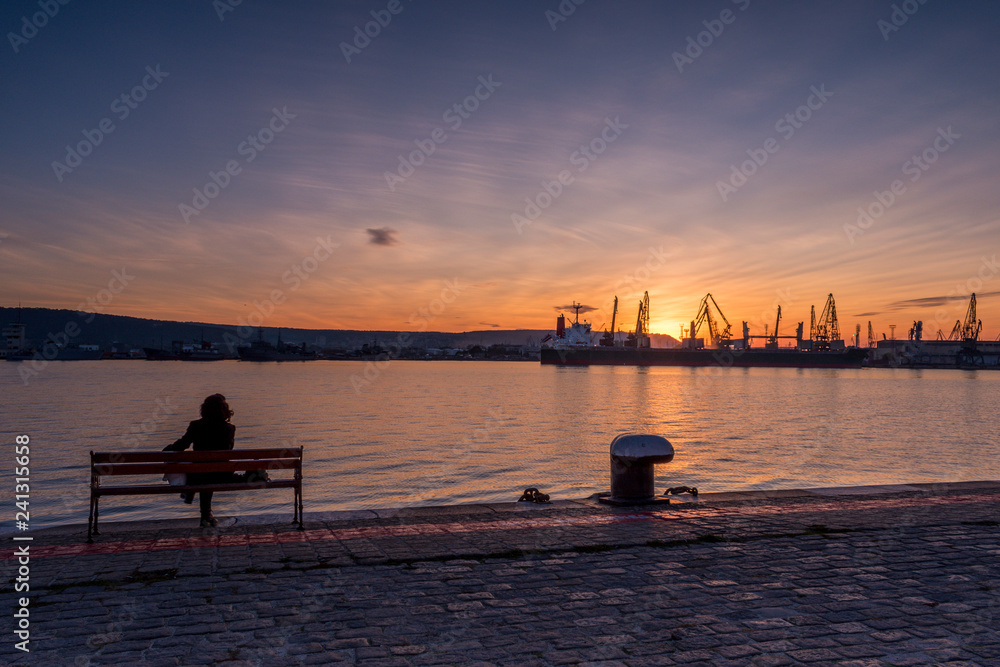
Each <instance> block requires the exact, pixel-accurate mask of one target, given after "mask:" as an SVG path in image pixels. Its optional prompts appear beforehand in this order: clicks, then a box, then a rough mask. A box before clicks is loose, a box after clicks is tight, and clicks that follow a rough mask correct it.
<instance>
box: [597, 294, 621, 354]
mask: <svg viewBox="0 0 1000 667" xmlns="http://www.w3.org/2000/svg"><path fill="white" fill-rule="evenodd" d="M617 316H618V297H617V296H616V297H615V307H614V309H613V310H612V311H611V331H605V332H604V335H603V336H601V341H600V342H601V345H603V346H604V347H612V346H613V345H614V344H615V317H617Z"/></svg>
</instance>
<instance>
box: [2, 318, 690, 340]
mask: <svg viewBox="0 0 1000 667" xmlns="http://www.w3.org/2000/svg"><path fill="white" fill-rule="evenodd" d="M19 310H20V313H19V312H18V311H19ZM18 317H20V318H21V321H22V322H24V323H25V325H26V327H27V342H28V343H29V344H34V345H36V346H39V347H40V346H41V345H42V344H43V343H44V342H45V340H46V339H47V338H48V336H49V334H52V335H53V336H57V334H59V333H60V332H65V331H70V332H72V331H75V329H74V326H75V327H79V333H78V334H77V335H76V336H74V337H73V338H72V340H71V341H70V342H71V343H78V344H91V345H99V346H101V348H103V349H110V348H111V346H112V345H114V344H117V346H118V348H119V349H129V348H142V347H156V348H170V344H171V342H172V341H175V340H179V341H184V342H185V343H192V342H196V341H201V340H205V341H207V342H209V343H218V344H219V345H222V346H224V347H226V346H227V345H229V344H232V345H233V346H235V345H238V344H242V343H249V342H250V341H251V340H253V339H255V338H256V337H257V335H258V332H257V330H256V329H254V330H252V331H250V332H248V331H247V330H245V329H244V330H242V331H239V330H238V329H237V327H236V325H226V324H211V323H208V322H173V321H169V320H153V319H146V318H141V317H127V316H124V315H101V314H90V313H77V312H76V311H72V310H56V309H52V308H21V309H18V308H0V326H7V325H9V324H10V323H12V322H14V321H16V320H17V318H18ZM67 327H68V328H67ZM261 332H262V334H263V337H264V340H267V341H270V342H272V343H275V342H277V340H278V335H279V332H280V335H281V339H282V340H283V341H285V342H288V343H306V344H308V345H312V346H316V347H319V348H339V349H344V350H355V349H358V348H360V347H361V346H362V345H364V344H365V343H367V344H369V345H371V344H373V343H377V344H378V345H381V346H383V347H385V346H389V345H393V344H394V343H397V342H399V341H400V340H403V341H404V342H405V343H406V345H408V346H412V347H422V348H465V347H468V346H470V345H482V346H483V347H488V346H490V345H527V346H529V347H532V348H537V347H538V346H539V345H540V344H541V341H542V339H543V338H544V337H545V336H546V335H548V334H550V333H552V331H550V330H544V329H487V330H485V331H465V332H462V333H447V332H441V331H424V332H420V333H415V332H399V331H362V330H351V329H295V328H281V329H278V328H276V327H263V328H262V329H261ZM248 333H249V334H250V335H249V336H247V335H246V334H248ZM240 334H243V337H242V338H241V337H240ZM619 335H620V336H621V337H624V334H619ZM57 337H58V336H57ZM401 337H402V338H401ZM597 337H598V334H596V333H595V334H594V340H595V342H596V340H597ZM651 338H652V344H653V347H673V346H674V345H676V344H677V339H676V338H674V337H673V336H668V335H666V334H652V336H651ZM2 344H3V343H2V341H0V345H2Z"/></svg>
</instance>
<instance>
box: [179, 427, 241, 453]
mask: <svg viewBox="0 0 1000 667" xmlns="http://www.w3.org/2000/svg"><path fill="white" fill-rule="evenodd" d="M235 436H236V427H235V426H233V425H232V424H230V423H229V422H224V421H218V420H211V421H210V420H207V419H196V420H194V421H193V422H191V423H190V424H188V428H187V432H185V433H184V435H183V436H181V438H180V439H179V440H177V442H175V443H174V444H172V445H167V446H166V447H164V448H163V451H165V452H182V451H184V450H185V449H187V448H188V447H190V446H191V445H194V451H196V452H202V451H210V450H214V449H232V448H233V440H234V438H235Z"/></svg>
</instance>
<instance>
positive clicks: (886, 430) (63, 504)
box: [0, 361, 1000, 531]
mask: <svg viewBox="0 0 1000 667" xmlns="http://www.w3.org/2000/svg"><path fill="white" fill-rule="evenodd" d="M18 366H19V364H14V363H3V364H0V395H2V404H0V432H2V436H0V437H2V442H4V443H6V444H4V449H5V451H6V452H7V453H6V454H4V455H3V458H4V460H5V463H4V465H3V469H5V470H7V471H8V472H7V475H8V483H6V484H4V485H3V488H5V489H7V491H6V493H7V494H8V501H7V502H6V503H5V504H6V506H7V507H8V510H7V511H6V512H4V513H3V516H0V519H2V522H0V530H3V531H10V530H13V519H14V511H15V509H14V498H13V479H12V474H11V472H12V468H13V465H14V461H13V457H14V451H13V450H14V437H15V435H16V434H22V433H24V434H28V435H29V436H30V438H31V524H32V527H35V528H38V527H43V526H48V525H59V524H67V523H85V522H86V519H87V510H88V501H89V491H88V484H89V472H88V466H89V458H88V453H89V452H90V451H91V450H94V451H115V450H128V449H149V450H159V449H161V448H162V447H163V446H164V445H166V444H168V443H170V442H172V441H173V440H175V439H176V438H178V437H179V436H180V435H181V434H182V433H183V432H184V429H185V427H186V425H187V423H188V422H189V421H190V420H192V419H196V418H197V416H198V406H199V405H200V403H201V400H202V399H203V398H204V397H205V396H207V395H208V394H212V393H215V392H222V393H224V394H225V395H226V396H227V397H228V398H229V400H230V405H231V406H232V407H233V409H234V410H235V411H236V415H235V416H234V418H233V423H234V424H236V426H237V429H236V439H237V447H269V446H275V445H278V444H282V443H284V444H292V445H301V446H303V447H304V448H305V457H306V466H305V474H304V477H305V483H304V501H305V509H306V512H319V511H327V510H341V509H364V508H376V507H399V506H413V505H441V504H452V503H472V502H483V501H491V502H496V501H514V500H516V498H517V497H518V496H519V495H520V493H521V491H523V490H524V488H526V487H529V486H536V487H538V488H540V489H541V490H542V491H544V492H546V493H549V494H551V495H552V497H553V498H580V497H584V496H588V495H590V494H592V493H595V492H598V491H606V490H607V489H608V485H609V482H608V474H609V464H608V446H609V443H610V442H611V439H612V438H613V437H614V436H615V435H616V434H618V433H624V432H648V433H655V434H659V435H663V436H665V437H666V438H668V439H669V440H670V441H671V442H672V443H673V445H674V448H675V450H676V456H675V458H674V462H673V463H671V464H668V465H664V466H659V467H658V468H657V471H658V475H657V488H658V489H661V487H662V488H665V487H667V486H673V485H680V484H684V485H694V486H697V487H698V488H699V489H700V490H703V491H721V490H738V489H776V488H803V487H817V486H833V485H856V484H887V483H905V482H920V481H960V480H981V479H1000V437H998V421H997V416H998V414H1000V410H998V408H1000V391H998V390H1000V373H996V372H964V371H949V370H923V371H921V370H889V369H870V370H822V369H767V368H751V369H732V368H730V369H721V368H714V369H689V368H618V367H593V368H558V367H552V366H541V365H539V364H537V363H503V362H474V361H465V362H463V361H447V362H444V361H442V362H419V361H393V362H391V363H388V364H385V365H383V366H382V367H381V368H380V369H378V372H377V375H376V374H375V372H374V371H375V369H376V368H377V367H375V366H371V365H367V364H366V363H365V362H326V361H321V362H307V363H283V364H277V363H260V364H255V363H245V362H238V361H222V362H212V363H201V364H199V363H185V362H150V361H96V362H82V361H81V362H54V363H50V364H49V366H48V367H47V368H46V369H44V371H43V372H41V373H40V374H39V375H38V376H36V377H34V378H32V379H31V380H30V381H29V382H28V384H24V383H23V382H22V381H21V378H20V377H19V375H18ZM366 369H367V371H368V376H367V377H368V384H363V378H365V375H364V374H365V371H366ZM352 376H353V377H354V380H355V381H354V382H353V383H352ZM359 380H362V382H359ZM196 507H197V505H195V506H194V508H192V507H190V506H185V505H183V504H182V503H181V502H180V500H179V498H178V499H175V498H174V497H173V496H156V497H141V496H139V497H121V498H107V499H105V500H104V501H102V513H101V516H102V519H107V520H122V519H127V520H137V519H150V518H174V517H189V516H190V517H194V516H196V514H197V509H196ZM215 507H216V512H217V513H218V514H222V515H227V514H235V515H252V514H261V513H285V514H288V513H290V512H291V494H290V492H288V491H287V490H281V491H269V492H252V493H228V494H218V495H217V496H216V501H215Z"/></svg>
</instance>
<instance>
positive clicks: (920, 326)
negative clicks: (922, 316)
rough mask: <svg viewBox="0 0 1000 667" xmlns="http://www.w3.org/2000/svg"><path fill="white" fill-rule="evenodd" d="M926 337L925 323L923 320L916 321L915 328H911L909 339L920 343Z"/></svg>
mask: <svg viewBox="0 0 1000 667" xmlns="http://www.w3.org/2000/svg"><path fill="white" fill-rule="evenodd" d="M923 335H924V322H923V320H916V321H914V322H913V326H912V327H910V331H909V334H908V337H909V339H910V340H912V341H913V342H915V343H919V342H920V339H921V338H922V337H923Z"/></svg>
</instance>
